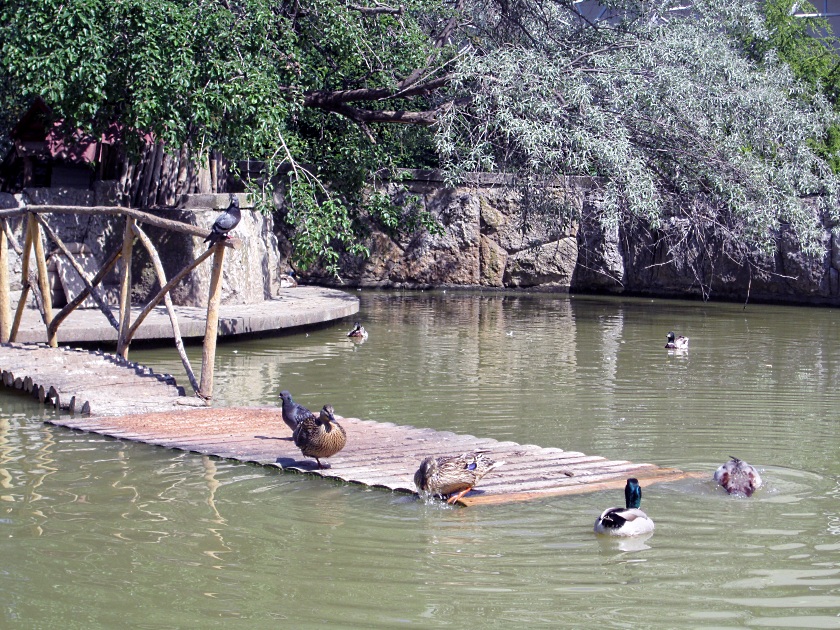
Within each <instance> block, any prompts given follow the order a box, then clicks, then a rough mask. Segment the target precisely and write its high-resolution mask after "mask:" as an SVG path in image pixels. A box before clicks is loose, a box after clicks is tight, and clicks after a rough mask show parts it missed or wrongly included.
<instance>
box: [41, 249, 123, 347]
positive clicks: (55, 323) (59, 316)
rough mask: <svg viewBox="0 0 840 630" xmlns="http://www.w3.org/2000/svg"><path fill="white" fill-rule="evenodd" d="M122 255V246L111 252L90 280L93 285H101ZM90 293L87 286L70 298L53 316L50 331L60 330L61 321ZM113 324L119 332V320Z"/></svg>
mask: <svg viewBox="0 0 840 630" xmlns="http://www.w3.org/2000/svg"><path fill="white" fill-rule="evenodd" d="M121 255H122V248H120V249H117V250H115V251H113V252H112V253H111V255H110V256H109V257H108V260H106V261H105V264H104V265H103V266H102V269H100V270H99V271H98V272H97V273H96V275H95V276H94V277H93V279H92V280H91V281H90V284H91V286H94V287H96V286H99V283H101V282H102V280H103V279H104V278H105V276H107V275H108V274H109V273H110V271H111V269H113V267H114V265H116V264H117V261H118V260H119V259H120V256H121ZM89 293H90V288H89V287H85V288H84V289H82V290H81V291H80V292H79V294H78V295H77V296H76V297H74V298H73V299H72V300H70V301H69V302H68V303H67V305H66V306H65V307H64V308H63V309H61V310H60V311H59V312H58V313H56V314H55V317H53V320H52V322H50V331H52V330H58V327H59V326H60V325H61V322H63V321H64V320H65V319H67V316H68V315H70V313H72V312H73V311H74V310H75V309H76V308H78V306H79V305H80V304H81V303H82V302H84V301H85V298H87V296H88V294H89ZM111 319H113V317H112V318H110V319H109V320H108V321H109V322H110V321H111ZM111 325H112V326H113V327H114V328H115V329H116V330H117V331H118V332H119V330H120V325H119V323H118V322H116V321H114V322H113V323H112V324H111Z"/></svg>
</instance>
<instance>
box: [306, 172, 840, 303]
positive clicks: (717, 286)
mask: <svg viewBox="0 0 840 630" xmlns="http://www.w3.org/2000/svg"><path fill="white" fill-rule="evenodd" d="M411 174H412V178H411V179H408V180H406V181H403V182H401V183H400V184H397V183H391V184H388V185H387V187H386V191H387V192H389V193H390V194H391V197H392V199H394V200H395V201H396V202H398V203H400V204H402V205H403V206H405V207H407V206H408V205H409V204H410V203H419V204H420V205H421V206H422V208H423V209H425V210H426V211H428V212H430V213H431V214H432V215H433V216H435V217H437V218H438V220H439V221H440V223H441V225H442V226H443V229H444V232H443V234H442V235H440V236H431V235H428V234H425V233H418V234H413V235H409V236H402V237H398V236H397V237H395V236H393V235H390V234H389V233H387V232H385V231H383V230H381V229H378V228H377V227H376V226H375V225H374V224H372V223H369V224H368V225H367V226H366V228H367V230H368V236H367V237H366V239H365V241H364V244H365V245H367V246H368V248H369V249H370V252H371V255H370V257H369V258H367V259H364V258H361V257H353V256H349V255H342V257H341V260H340V268H341V272H340V276H341V279H340V280H338V279H336V278H334V277H332V276H330V275H329V274H327V273H326V272H325V271H324V270H323V269H318V268H316V269H312V270H309V271H308V272H306V273H305V274H302V276H303V278H304V279H306V280H308V281H311V282H319V283H324V284H344V285H349V286H360V287H392V288H427V287H457V286H460V287H492V288H505V287H517V288H522V287H527V288H532V289H541V290H550V291H569V290H573V291H581V292H600V293H604V292H607V293H624V294H638V295H656V296H663V297H664V296H670V297H702V296H703V295H705V294H708V295H711V296H712V297H715V298H723V299H734V300H743V299H746V298H749V299H752V300H763V301H773V302H791V303H821V304H840V241H839V240H838V237H837V236H832V234H831V231H830V230H829V229H826V235H825V243H826V246H827V254H826V255H825V256H824V257H822V258H819V259H816V258H813V257H807V256H804V255H803V254H802V253H801V252H800V251H799V249H798V247H797V243H796V242H795V239H793V238H792V237H791V236H790V235H789V234H783V235H782V238H781V239H780V243H779V246H780V247H779V251H778V252H777V254H776V255H775V256H774V257H766V256H761V255H758V254H755V255H753V256H751V257H750V259H749V264H740V265H739V264H735V263H733V262H732V261H729V260H727V259H726V257H724V256H721V257H719V260H717V261H715V262H714V265H713V266H711V265H710V266H709V267H707V268H701V270H700V272H701V273H702V277H697V274H696V271H694V270H692V267H691V266H690V265H688V264H687V263H686V261H685V260H683V259H681V258H679V257H677V258H674V257H673V256H672V255H671V253H670V252H668V251H665V249H664V247H663V246H662V245H661V244H659V243H657V242H656V241H655V240H654V238H653V236H652V235H650V234H648V233H646V232H645V231H644V230H642V229H633V228H631V227H629V226H622V227H616V228H614V229H612V230H610V231H605V230H604V229H602V228H601V226H600V225H598V224H597V222H596V221H594V220H587V219H586V218H587V217H590V218H591V217H595V216H597V214H598V209H599V205H600V204H601V197H600V189H599V186H598V183H599V182H598V180H597V179H594V178H584V177H579V178H578V177H566V178H558V180H557V181H555V182H553V183H552V185H550V186H546V187H544V188H543V194H544V196H545V198H544V199H542V200H534V199H532V198H527V199H526V198H525V197H524V196H523V195H525V194H527V191H526V189H523V188H519V187H517V186H516V183H515V182H514V181H513V180H512V179H511V178H509V177H505V176H499V175H488V174H481V175H475V176H473V177H472V178H471V179H470V180H469V181H468V182H467V183H466V184H465V185H463V186H458V187H456V188H447V187H446V186H445V184H444V182H443V179H442V177H441V176H440V175H439V174H437V173H435V172H423V171H413V172H411ZM560 206H564V207H569V206H571V208H572V209H573V210H575V211H576V213H577V214H578V215H579V216H582V217H585V219H584V221H583V223H582V224H581V225H569V224H568V223H566V222H564V221H563V220H562V218H561V217H562V216H563V215H562V214H560V213H559V212H555V210H556V208H557V207H560ZM552 208H554V209H555V210H552ZM552 212H554V214H552ZM689 255H691V252H689Z"/></svg>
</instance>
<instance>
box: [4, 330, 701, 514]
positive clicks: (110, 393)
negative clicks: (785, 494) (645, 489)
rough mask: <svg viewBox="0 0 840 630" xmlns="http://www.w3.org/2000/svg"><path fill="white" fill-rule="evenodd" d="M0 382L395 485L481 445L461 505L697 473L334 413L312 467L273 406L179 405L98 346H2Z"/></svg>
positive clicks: (302, 467) (177, 393)
mask: <svg viewBox="0 0 840 630" xmlns="http://www.w3.org/2000/svg"><path fill="white" fill-rule="evenodd" d="M76 380H78V381H79V383H78V384H75V383H74V381H76ZM0 382H2V383H3V385H5V386H7V387H16V388H18V389H20V388H23V389H24V390H25V391H28V392H31V393H32V394H33V395H35V396H37V397H38V398H39V400H41V401H43V402H49V403H50V404H57V405H60V406H62V408H65V409H68V408H72V409H73V410H74V412H75V413H83V414H84V413H90V412H91V411H93V412H94V413H97V412H98V414H99V415H98V416H97V417H85V418H80V417H70V416H62V417H61V418H60V419H56V420H50V421H49V423H50V424H55V425H58V426H63V427H66V428H68V429H73V430H80V431H87V432H93V433H98V434H101V435H106V436H110V437H113V438H115V439H121V440H130V441H135V442H143V443H148V444H153V445H157V446H161V447H163V448H173V449H179V450H184V451H187V452H195V453H202V454H206V455H211V456H216V457H221V458H226V459H233V460H237V461H242V462H254V463H259V464H261V465H264V466H271V467H279V468H282V469H284V470H290V471H295V472H300V473H303V474H314V475H319V476H322V477H324V478H328V479H336V480H340V481H344V482H347V483H357V484H364V485H367V486H369V487H377V488H388V489H391V490H393V491H398V492H414V491H415V489H414V482H413V476H414V472H415V471H416V470H417V467H418V466H419V464H420V462H421V461H422V459H423V458H424V457H426V456H429V455H447V454H457V453H461V452H464V451H469V450H487V451H490V453H491V454H492V455H491V456H492V457H493V458H494V459H496V460H497V461H504V462H505V464H504V465H503V466H501V467H500V468H498V469H496V470H494V471H493V472H492V473H491V474H490V475H488V476H487V477H485V478H484V479H482V480H481V482H480V483H479V485H478V487H477V488H476V489H474V490H473V491H472V492H470V493H469V494H467V495H466V496H464V497H463V498H462V499H461V500H460V501H459V504H461V505H493V504H499V503H507V502H511V501H524V500H531V499H544V498H548V497H556V496H564V495H569V494H577V493H581V492H595V491H601V490H606V489H614V488H618V489H620V488H621V487H623V485H624V481H625V479H626V478H627V477H629V476H635V477H637V478H638V479H639V480H640V482H641V483H642V485H648V484H650V483H657V482H663V481H672V480H676V479H681V478H685V477H693V476H698V475H697V474H695V473H685V472H683V471H680V470H675V469H666V468H659V467H658V466H656V465H654V464H649V463H634V462H631V461H627V460H609V459H606V458H604V457H601V456H598V455H587V454H585V453H581V452H579V451H574V450H563V449H561V448H556V447H550V448H543V447H540V446H537V445H534V444H518V443H516V442H512V441H498V440H495V439H492V438H479V437H476V436H473V435H469V434H458V433H454V432H452V431H435V430H432V429H424V428H417V427H413V426H405V425H404V426H401V425H398V424H395V423H392V422H374V421H372V420H361V419H358V418H342V417H339V418H338V420H339V422H340V423H341V424H342V426H343V427H344V428H345V430H346V431H347V434H348V444H347V446H346V447H345V449H344V450H343V451H341V452H340V453H338V454H336V455H335V456H334V457H332V458H330V459H329V460H328V462H327V463H328V464H329V465H330V466H331V467H330V468H327V469H323V470H320V469H318V468H317V465H316V462H315V461H314V460H313V459H310V458H307V457H303V455H302V454H301V452H300V450H299V449H298V448H297V447H296V446H295V445H294V442H293V441H292V440H291V432H290V431H289V429H288V427H286V425H285V424H284V423H283V422H282V420H281V418H280V416H281V413H280V409H279V408H278V407H239V408H236V407H221V408H207V407H203V406H202V407H198V408H183V407H181V408H179V406H176V402H177V403H184V404H192V403H195V402H198V403H201V401H199V400H198V399H195V398H185V397H183V389H182V388H178V387H177V385H176V384H175V383H174V379H172V378H171V377H170V376H167V375H160V374H155V373H154V372H153V371H152V370H151V369H150V368H147V367H145V366H140V365H137V364H135V363H129V362H126V361H123V360H121V359H119V358H117V357H114V356H112V355H107V354H104V353H102V352H88V351H84V350H70V349H52V348H48V347H46V346H21V345H20V344H3V345H0ZM117 393H118V394H117ZM201 404H203V403H201ZM138 409H140V410H143V412H142V413H137V410H138ZM703 476H707V475H703Z"/></svg>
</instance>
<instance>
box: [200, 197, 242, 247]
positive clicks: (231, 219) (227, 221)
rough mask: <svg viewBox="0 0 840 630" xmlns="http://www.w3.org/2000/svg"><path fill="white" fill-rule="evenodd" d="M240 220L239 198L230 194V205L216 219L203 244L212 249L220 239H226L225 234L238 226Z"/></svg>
mask: <svg viewBox="0 0 840 630" xmlns="http://www.w3.org/2000/svg"><path fill="white" fill-rule="evenodd" d="M241 218H242V212H241V211H240V209H239V197H237V196H236V195H234V194H233V193H231V195H230V205H229V206H228V207H227V209H226V210H225V211H224V212H222V213H221V214H220V215H219V216H218V217H216V222H215V223H214V224H213V228H212V230H211V231H210V234H208V235H207V238H205V239H204V242H205V243H208V242H209V243H210V245H209V247H213V245H215V244H216V243H218V242H219V241H221V240H222V239H225V238H227V233H228V232H230V231H231V230H232V229H233V228H235V227H236V226H237V225H239V220H240V219H241Z"/></svg>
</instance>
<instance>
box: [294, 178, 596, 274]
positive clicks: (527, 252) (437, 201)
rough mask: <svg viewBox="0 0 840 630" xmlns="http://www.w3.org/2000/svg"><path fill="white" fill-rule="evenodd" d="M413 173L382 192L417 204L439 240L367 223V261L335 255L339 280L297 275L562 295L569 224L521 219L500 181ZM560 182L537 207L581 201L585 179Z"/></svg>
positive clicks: (507, 184) (571, 245)
mask: <svg viewBox="0 0 840 630" xmlns="http://www.w3.org/2000/svg"><path fill="white" fill-rule="evenodd" d="M413 173H414V178H413V179H410V180H406V181H403V182H401V183H399V184H397V183H391V184H388V185H387V187H386V191H387V192H389V193H390V194H391V197H392V198H393V199H394V200H396V201H397V202H398V203H401V204H402V205H403V206H408V205H409V204H411V203H419V204H420V205H421V206H422V208H423V209H425V210H426V211H428V212H430V213H431V214H432V215H433V216H435V217H436V218H437V219H438V221H439V222H440V224H441V225H442V226H443V233H442V234H441V235H431V234H427V233H425V232H418V233H416V234H412V235H407V236H394V235H391V234H389V233H387V232H386V231H383V230H380V229H377V227H376V226H375V225H373V224H371V223H369V224H368V225H366V229H367V232H368V236H367V238H366V239H365V241H364V244H365V245H366V246H367V247H368V248H369V250H370V253H371V255H370V257H368V258H362V257H358V256H350V255H347V254H344V255H342V256H341V259H340V268H341V274H340V275H341V279H340V280H338V279H336V278H334V277H332V276H330V275H329V274H328V273H326V272H325V271H324V270H323V269H319V268H315V269H310V270H308V271H307V272H305V273H303V274H302V277H303V278H304V279H306V280H308V281H312V282H319V283H326V284H347V285H351V286H361V287H383V288H384V287H388V288H424V287H449V286H464V287H467V286H482V287H494V288H504V287H541V288H546V289H551V290H557V291H568V289H569V286H570V283H571V279H572V275H573V272H574V269H575V263H576V260H577V249H578V245H577V230H576V227H575V226H573V225H568V224H564V223H563V222H562V221H560V220H557V221H550V220H549V221H543V220H536V219H535V218H530V220H529V217H528V216H525V215H524V214H523V212H524V208H525V207H526V204H523V202H522V195H523V193H522V191H521V190H519V189H517V188H516V187H515V186H514V185H513V183H512V182H511V180H510V178H508V177H505V176H495V175H488V174H482V175H476V176H474V177H473V178H472V180H471V181H470V183H468V184H467V185H465V186H459V187H457V188H447V187H446V186H445V185H444V183H443V180H442V178H441V177H440V175H439V174H438V173H436V172H423V171H415V172H413ZM563 182H564V184H565V185H564V186H555V187H551V188H550V189H548V190H549V196H550V197H551V199H549V200H543V202H542V206H544V207H553V206H552V204H581V203H583V196H584V193H583V191H584V190H585V189H586V188H587V187H588V186H589V183H588V181H585V180H576V179H574V178H565V179H564V180H563ZM548 202H551V203H548ZM523 226H524V227H523Z"/></svg>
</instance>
